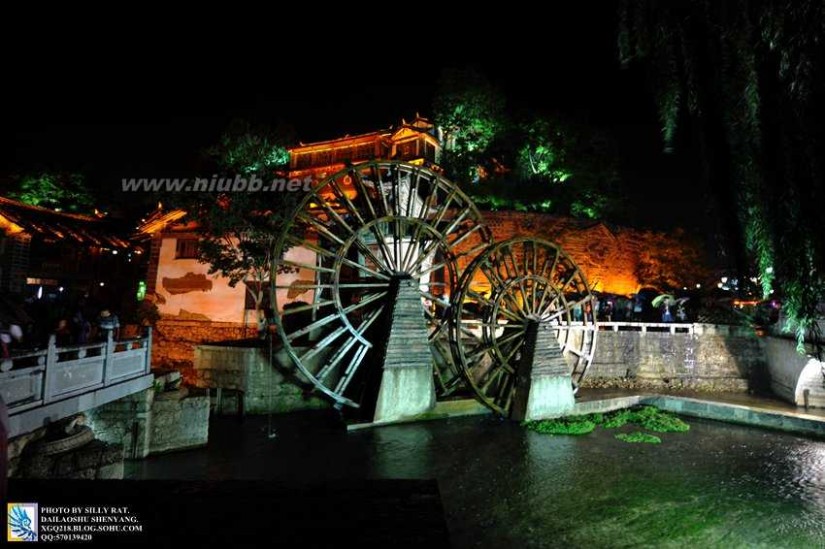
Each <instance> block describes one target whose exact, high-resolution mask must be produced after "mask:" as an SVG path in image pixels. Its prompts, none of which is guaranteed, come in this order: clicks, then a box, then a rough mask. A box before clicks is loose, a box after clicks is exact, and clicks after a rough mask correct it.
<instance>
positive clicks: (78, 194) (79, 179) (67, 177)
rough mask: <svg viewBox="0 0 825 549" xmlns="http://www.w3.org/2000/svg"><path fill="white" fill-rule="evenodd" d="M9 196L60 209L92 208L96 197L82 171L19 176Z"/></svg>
mask: <svg viewBox="0 0 825 549" xmlns="http://www.w3.org/2000/svg"><path fill="white" fill-rule="evenodd" d="M9 196H10V197H11V198H14V199H16V200H19V201H20V202H23V203H25V204H29V205H32V206H40V207H43V208H50V209H52V210H57V211H68V212H87V213H88V212H91V210H92V208H93V207H94V199H93V197H92V195H91V193H90V192H89V189H88V187H87V186H86V180H85V178H84V177H83V176H82V175H81V174H77V173H61V172H42V173H39V174H36V175H26V176H23V177H20V178H18V179H16V180H15V182H14V186H13V188H12V190H11V191H10V192H9Z"/></svg>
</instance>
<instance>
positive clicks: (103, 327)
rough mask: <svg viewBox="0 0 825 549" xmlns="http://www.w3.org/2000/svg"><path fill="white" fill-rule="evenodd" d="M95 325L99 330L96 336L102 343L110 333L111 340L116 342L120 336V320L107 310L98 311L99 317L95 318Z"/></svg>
mask: <svg viewBox="0 0 825 549" xmlns="http://www.w3.org/2000/svg"><path fill="white" fill-rule="evenodd" d="M97 325H98V327H99V328H100V333H99V334H98V335H99V336H100V337H101V339H102V340H103V341H106V340H107V339H108V334H109V332H111V334H112V339H114V340H117V339H118V337H119V336H120V320H118V318H117V315H115V314H112V313H111V311H109V309H103V310H102V311H100V316H98V317H97Z"/></svg>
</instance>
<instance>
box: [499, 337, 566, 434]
mask: <svg viewBox="0 0 825 549" xmlns="http://www.w3.org/2000/svg"><path fill="white" fill-rule="evenodd" d="M570 374H571V372H570V367H569V366H568V365H567V361H566V360H565V359H564V355H563V354H562V352H561V348H560V347H559V343H558V341H557V339H556V336H555V334H554V333H553V330H552V326H550V325H547V324H543V323H540V322H538V321H531V322H530V324H528V326H527V333H526V334H525V338H524V347H523V349H522V352H521V360H520V361H519V364H518V366H517V370H516V382H515V395H514V396H513V406H512V408H511V409H510V417H511V418H512V419H515V420H519V421H522V420H535V419H544V418H549V417H558V416H562V415H564V414H566V413H568V412H570V411H571V410H573V406H574V405H575V398H574V395H573V383H572V379H571V377H570Z"/></svg>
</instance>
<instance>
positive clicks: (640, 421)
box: [631, 406, 690, 433]
mask: <svg viewBox="0 0 825 549" xmlns="http://www.w3.org/2000/svg"><path fill="white" fill-rule="evenodd" d="M631 423H633V424H634V425H639V426H640V427H644V428H645V429H647V430H648V431H656V432H657V433H683V432H685V431H689V430H690V425H688V424H687V423H685V422H684V421H682V420H681V419H679V418H678V417H676V416H675V415H673V414H669V413H667V412H663V411H662V410H660V409H658V408H654V407H653V406H645V407H644V408H642V409H641V410H638V411H636V412H635V417H634V418H633V419H632V420H631Z"/></svg>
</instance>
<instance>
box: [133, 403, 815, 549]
mask: <svg viewBox="0 0 825 549" xmlns="http://www.w3.org/2000/svg"><path fill="white" fill-rule="evenodd" d="M275 421H276V424H275V429H276V432H277V435H278V436H277V438H274V439H270V438H268V437H267V420H266V418H247V419H246V420H245V421H244V422H243V423H238V422H236V421H235V420H227V419H219V420H216V421H213V423H212V424H211V426H210V429H211V431H210V437H209V438H210V441H209V446H208V447H207V448H204V449H200V450H193V451H187V452H178V453H174V454H167V455H163V456H157V457H153V458H150V459H147V460H145V461H142V462H135V463H132V464H129V465H127V470H126V475H127V478H147V479H148V478H152V479H157V478H164V479H211V480H221V479H274V480H287V481H290V482H294V481H296V480H297V481H300V480H306V481H307V482H317V481H322V480H332V479H348V480H350V479H356V480H357V479H436V480H437V481H438V486H439V489H440V492H441V499H442V503H443V506H444V510H445V513H446V520H447V525H448V527H449V530H450V536H451V540H452V543H453V545H454V546H455V547H496V548H507V547H555V546H566V547H596V548H599V547H640V546H641V547H644V546H655V547H687V546H690V547H726V548H727V547H825V442H822V441H818V440H812V439H806V438H801V437H797V436H793V435H789V434H785V433H779V432H774V431H765V430H758V429H753V428H748V427H742V426H737V425H728V424H724V423H718V422H712V421H703V420H696V419H689V420H688V421H689V423H690V424H691V430H690V432H688V433H665V434H663V435H661V437H662V440H663V443H662V444H660V445H649V444H628V443H625V442H622V441H619V440H616V439H615V438H614V434H615V433H616V431H615V430H604V429H597V430H596V431H595V432H594V433H592V434H590V435H587V436H583V437H564V436H561V437H553V436H547V435H541V434H537V433H533V432H528V431H526V430H524V429H523V428H521V427H520V426H519V425H518V424H516V423H511V422H507V421H501V420H498V419H495V418H492V417H486V416H485V417H473V418H461V419H450V420H441V421H431V422H424V423H417V424H408V425H399V426H393V427H382V428H378V429H372V430H366V431H360V432H354V433H349V434H347V433H345V432H341V431H339V430H336V429H333V428H332V426H331V425H330V424H329V423H326V422H325V421H324V419H323V418H321V417H319V416H308V417H298V418H296V417H289V416H282V417H279V418H277V419H276V420H275Z"/></svg>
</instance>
